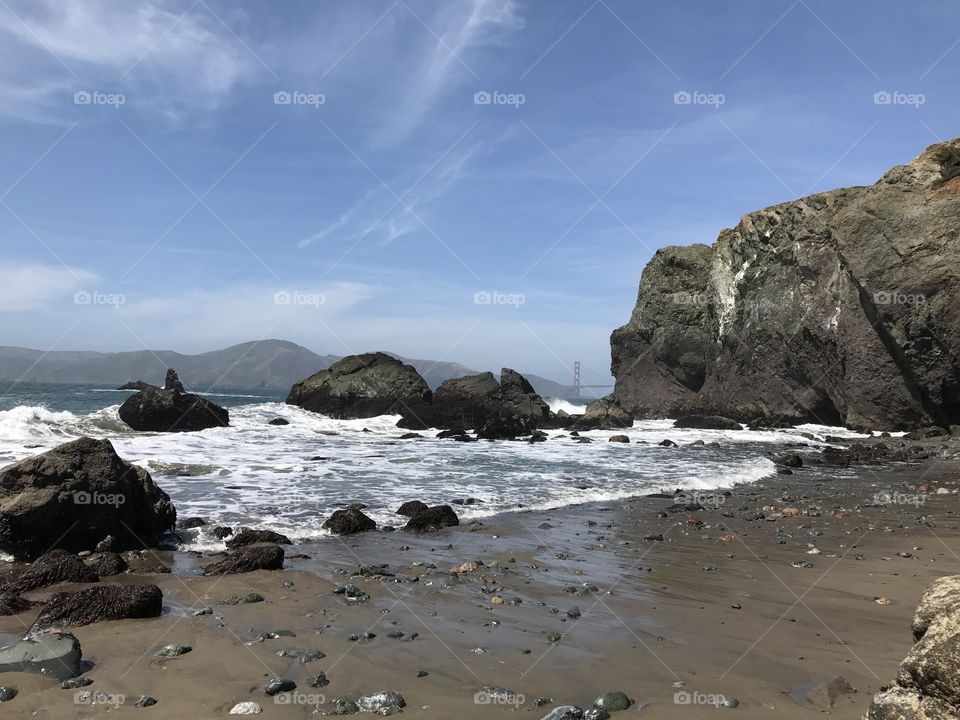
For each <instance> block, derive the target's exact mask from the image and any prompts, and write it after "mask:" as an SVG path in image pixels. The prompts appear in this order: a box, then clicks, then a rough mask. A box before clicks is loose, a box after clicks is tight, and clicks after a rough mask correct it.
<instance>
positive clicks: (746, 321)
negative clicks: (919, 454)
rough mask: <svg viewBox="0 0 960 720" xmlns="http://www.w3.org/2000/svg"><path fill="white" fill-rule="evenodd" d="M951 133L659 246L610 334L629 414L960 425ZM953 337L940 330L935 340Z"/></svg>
mask: <svg viewBox="0 0 960 720" xmlns="http://www.w3.org/2000/svg"><path fill="white" fill-rule="evenodd" d="M958 158H960V139H955V140H949V141H947V142H944V143H940V144H938V145H934V146H932V147H930V148H928V149H927V150H926V151H925V152H924V153H923V154H921V155H920V156H919V157H918V158H917V159H916V160H914V161H913V162H911V163H910V164H908V165H905V166H901V167H896V168H894V169H892V170H890V171H889V172H887V173H886V174H885V175H884V176H883V177H882V178H881V179H880V180H879V181H878V182H877V183H876V184H875V185H873V186H869V187H857V188H850V189H842V190H835V191H832V192H826V193H819V194H817V195H814V196H812V197H808V198H804V199H800V200H795V201H791V202H787V203H783V204H780V205H776V206H774V207H770V208H767V209H765V210H761V211H759V212H754V213H751V214H749V215H746V216H744V217H743V218H742V219H741V220H740V223H739V224H738V225H737V226H736V228H734V229H728V230H723V231H722V232H721V233H720V236H719V238H718V240H717V242H716V243H715V244H714V246H713V247H707V246H705V245H690V246H684V247H673V248H664V249H661V250H659V251H658V252H657V253H656V254H655V256H654V258H653V259H652V260H651V261H650V263H649V264H648V265H647V267H646V269H645V270H644V272H643V278H642V280H641V283H640V292H639V295H638V298H637V304H636V306H635V308H634V310H633V314H632V317H631V319H630V321H629V322H628V323H627V324H626V325H625V326H623V327H621V328H619V329H617V330H615V331H614V333H613V335H612V337H611V349H612V372H613V374H614V376H615V377H616V390H615V392H614V397H615V398H616V400H618V401H619V403H620V405H621V406H622V407H623V408H624V409H626V410H628V411H630V412H633V413H634V414H635V415H636V416H638V417H649V418H655V417H682V416H684V415H689V414H714V415H723V416H726V417H730V418H733V419H735V420H739V421H743V422H751V423H752V422H754V421H756V420H757V419H759V418H765V417H775V418H778V419H785V420H787V421H789V422H790V423H793V424H798V423H802V422H814V423H819V424H827V425H846V426H847V427H852V428H863V429H869V428H877V427H882V428H885V429H891V430H910V429H912V428H915V427H918V426H924V425H929V424H935V425H939V426H949V425H951V424H957V423H958V422H960V403H957V400H956V398H957V397H958V395H960V385H958V384H960V380H958V378H960V356H958V355H957V354H956V353H948V352H944V349H943V348H944V345H943V342H944V341H943V340H942V339H943V338H956V337H958V335H960V302H958V299H960V298H958V285H957V283H956V282H955V269H956V268H957V267H958V266H960V243H956V242H948V243H946V244H944V238H954V237H955V235H954V234H955V231H956V218H957V217H958V215H960V192H957V189H958V185H960V181H958V179H957V178H958V177H960V162H958ZM946 342H948V343H949V342H950V341H946Z"/></svg>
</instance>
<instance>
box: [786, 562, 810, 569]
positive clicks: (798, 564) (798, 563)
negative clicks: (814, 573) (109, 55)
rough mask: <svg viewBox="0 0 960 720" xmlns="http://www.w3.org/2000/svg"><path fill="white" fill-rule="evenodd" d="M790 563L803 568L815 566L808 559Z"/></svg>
mask: <svg viewBox="0 0 960 720" xmlns="http://www.w3.org/2000/svg"><path fill="white" fill-rule="evenodd" d="M790 565H791V566H792V567H795V568H800V569H801V570H806V569H808V568H812V567H813V563H812V562H807V561H806V560H794V561H793V562H792V563H790Z"/></svg>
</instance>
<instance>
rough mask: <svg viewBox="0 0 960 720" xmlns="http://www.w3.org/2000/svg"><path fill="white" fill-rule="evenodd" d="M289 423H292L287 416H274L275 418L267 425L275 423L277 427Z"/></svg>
mask: <svg viewBox="0 0 960 720" xmlns="http://www.w3.org/2000/svg"><path fill="white" fill-rule="evenodd" d="M289 424H290V421H289V420H287V419H286V418H274V419H273V420H271V421H270V422H268V423H267V425H274V426H276V427H283V426H284V425H289Z"/></svg>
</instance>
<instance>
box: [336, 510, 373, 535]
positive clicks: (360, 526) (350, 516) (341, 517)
mask: <svg viewBox="0 0 960 720" xmlns="http://www.w3.org/2000/svg"><path fill="white" fill-rule="evenodd" d="M323 529H324V530H329V531H330V532H332V533H333V534H334V535H356V534H357V533H362V532H369V531H370V530H376V529H377V523H376V522H374V521H373V519H372V518H370V517H368V516H367V515H364V513H363V512H362V511H361V510H359V509H358V508H347V509H346V510H337V511H336V512H335V513H333V515H331V516H330V517H329V518H327V521H326V522H325V523H323Z"/></svg>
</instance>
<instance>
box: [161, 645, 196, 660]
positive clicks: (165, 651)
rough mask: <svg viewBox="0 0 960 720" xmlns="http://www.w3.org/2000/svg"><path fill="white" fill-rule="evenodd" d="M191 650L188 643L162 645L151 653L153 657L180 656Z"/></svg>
mask: <svg viewBox="0 0 960 720" xmlns="http://www.w3.org/2000/svg"><path fill="white" fill-rule="evenodd" d="M192 650H193V648H192V647H190V646H189V645H164V646H163V647H162V648H160V649H159V650H157V651H156V652H154V653H153V656H154V657H180V656H181V655H186V654H187V653H188V652H191V651H192Z"/></svg>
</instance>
